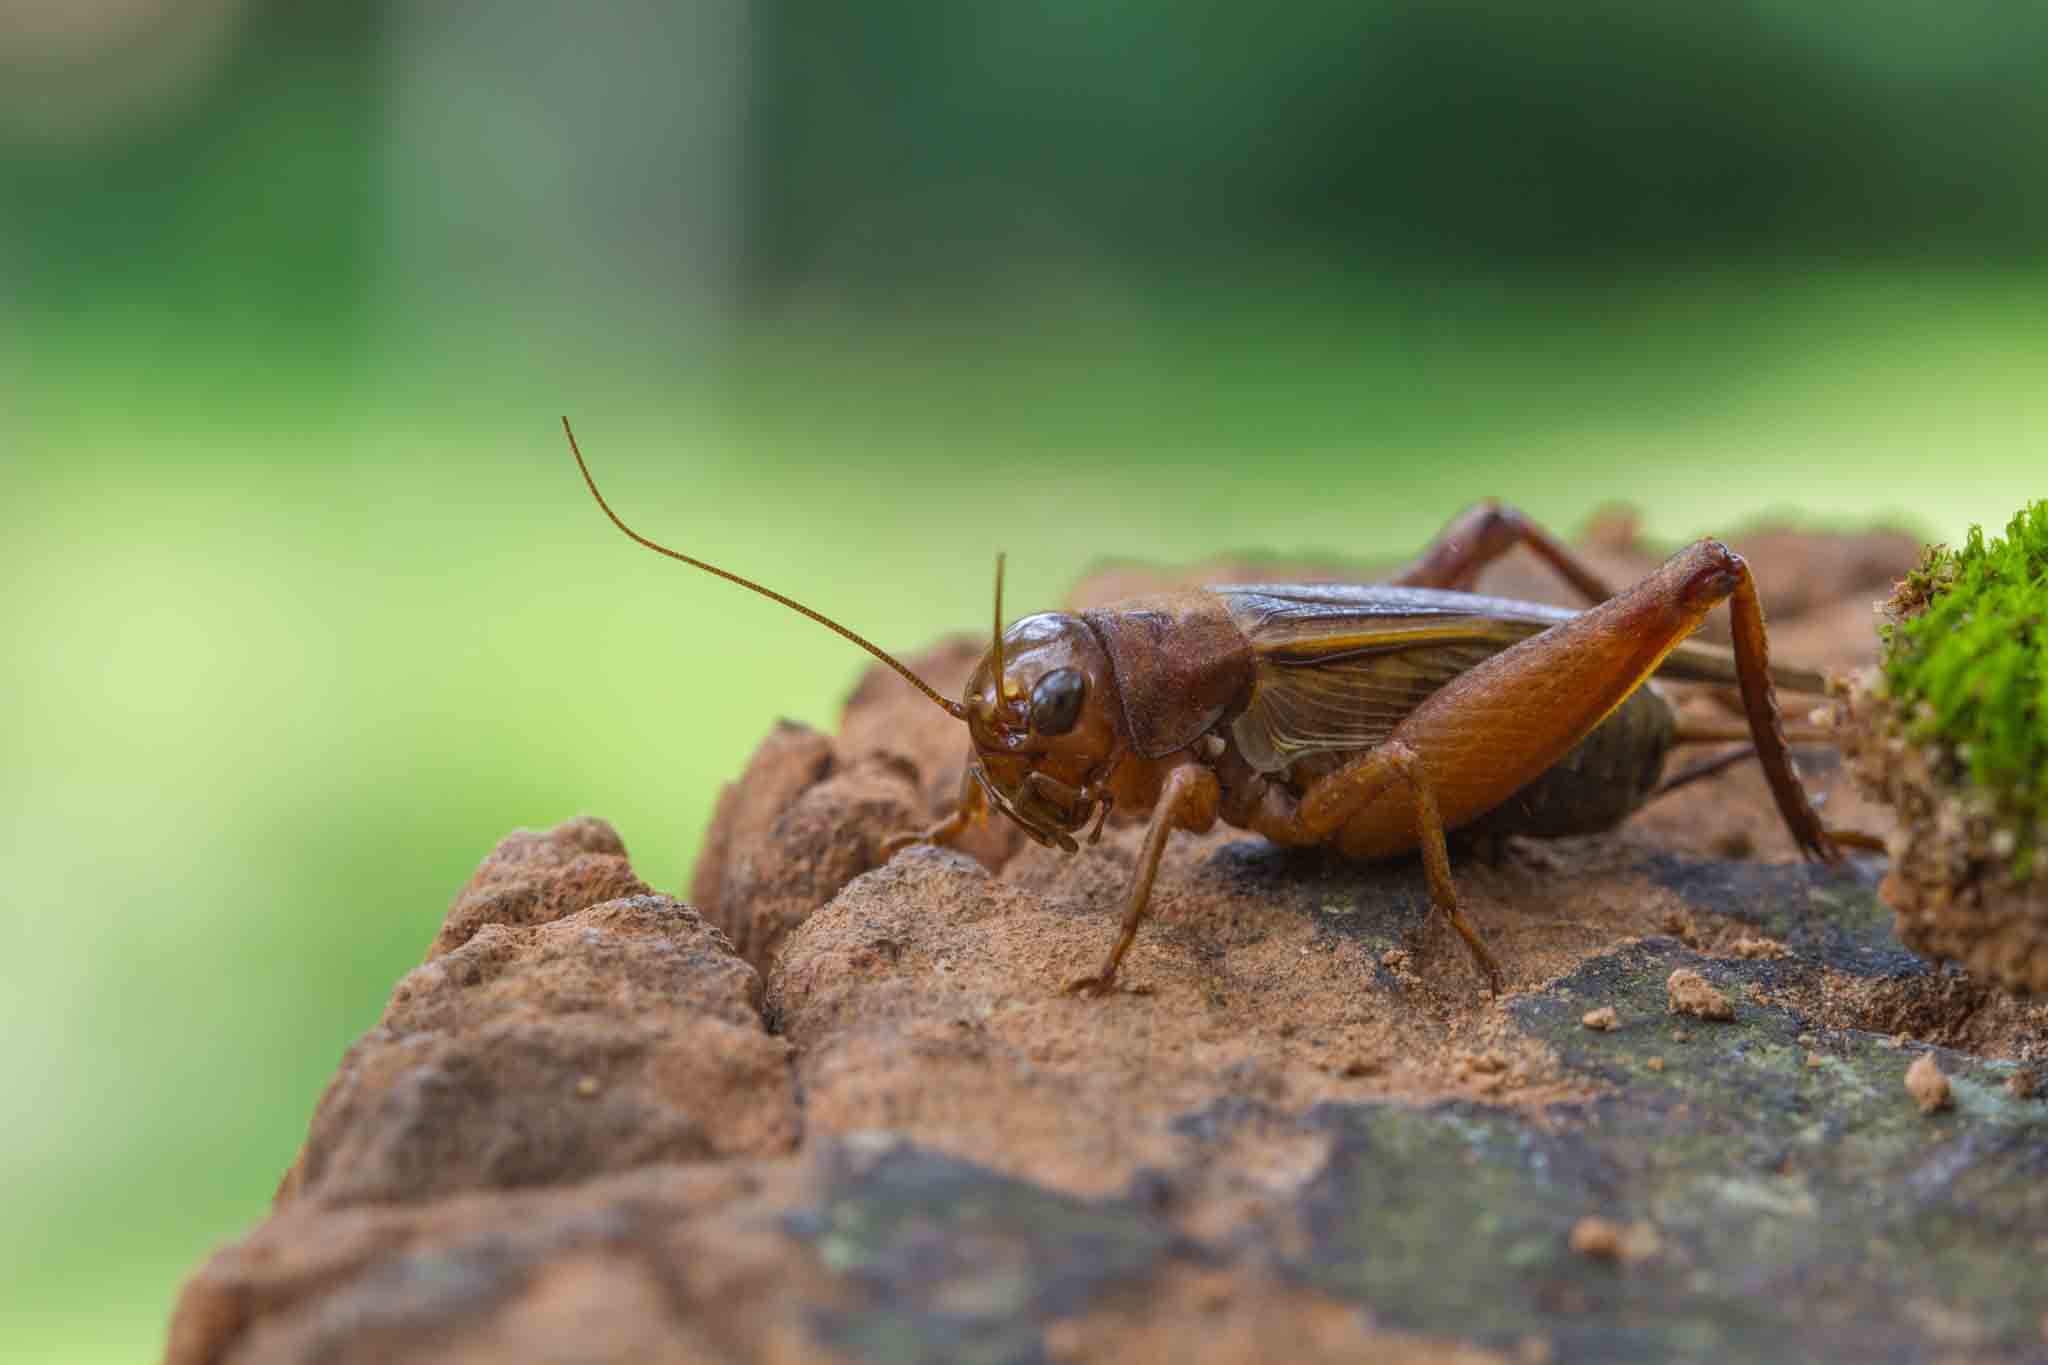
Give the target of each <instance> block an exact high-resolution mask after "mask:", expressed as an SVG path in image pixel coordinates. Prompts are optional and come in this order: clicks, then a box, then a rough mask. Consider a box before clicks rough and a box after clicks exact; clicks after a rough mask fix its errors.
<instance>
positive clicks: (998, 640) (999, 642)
mask: <svg viewBox="0 0 2048 1365" xmlns="http://www.w3.org/2000/svg"><path fill="white" fill-rule="evenodd" d="M994 634H995V644H994V645H993V646H992V647H991V649H990V651H989V652H990V654H991V655H993V656H994V659H995V673H994V675H993V676H994V677H995V680H996V693H997V695H998V696H1000V695H1001V694H1002V690H1003V552H1002V551H1001V550H998V551H996V628H995V632H994Z"/></svg>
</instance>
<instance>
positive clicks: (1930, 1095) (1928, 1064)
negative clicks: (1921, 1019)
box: [1906, 1052, 1955, 1114]
mask: <svg viewBox="0 0 2048 1365" xmlns="http://www.w3.org/2000/svg"><path fill="white" fill-rule="evenodd" d="M1906 1093H1907V1094H1909V1095H1911V1096H1912V1097H1913V1103H1915V1104H1917V1105H1919V1106H1920V1112H1921V1113H1923V1114H1932V1113H1933V1112H1935V1111H1936V1110H1937V1109H1946V1108H1948V1107H1949V1106H1950V1105H1951V1104H1953V1103H1954V1102H1955V1097H1954V1095H1953V1094H1952V1093H1951V1092H1950V1090H1949V1084H1948V1077H1946V1076H1944V1075H1942V1074H1941V1063H1939V1062H1937V1061H1935V1060H1934V1054H1933V1053H1931V1052H1923V1053H1921V1054H1920V1055H1919V1056H1918V1057H1915V1058H1914V1059H1913V1064H1912V1065H1911V1066H1909V1067H1907V1068H1906Z"/></svg>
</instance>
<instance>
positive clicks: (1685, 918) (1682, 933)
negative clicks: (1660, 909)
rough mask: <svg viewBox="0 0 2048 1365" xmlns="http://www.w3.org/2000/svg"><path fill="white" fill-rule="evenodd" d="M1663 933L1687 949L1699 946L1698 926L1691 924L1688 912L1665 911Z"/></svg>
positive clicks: (1690, 916)
mask: <svg viewBox="0 0 2048 1365" xmlns="http://www.w3.org/2000/svg"><path fill="white" fill-rule="evenodd" d="M1664 932H1665V933H1667V934H1669V935H1671V937H1673V938H1675V939H1677V940H1678V941H1679V942H1680V943H1683V944H1684V945H1685V946H1686V947H1688V948H1697V947H1699V946H1700V931H1699V926H1698V925H1696V924H1694V923H1693V919H1692V912H1691V911H1689V910H1667V911H1665V912H1664Z"/></svg>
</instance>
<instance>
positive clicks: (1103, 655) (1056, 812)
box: [963, 561, 1125, 851]
mask: <svg viewBox="0 0 2048 1365" xmlns="http://www.w3.org/2000/svg"><path fill="white" fill-rule="evenodd" d="M998 565H999V567H998V569H997V577H996V604H997V605H996V619H997V621H998V623H999V624H998V626H997V633H996V636H995V640H994V642H993V643H992V644H991V645H990V647H989V651H988V653H987V654H985V655H983V656H982V659H981V663H980V664H979V665H977V666H976V667H975V670H974V674H973V676H972V677H970V678H969V679H968V682H967V695H966V696H965V697H964V698H963V701H964V704H965V706H966V709H967V731H968V734H969V735H970V736H971V737H972V739H973V741H974V760H973V768H972V772H973V774H974V777H975V779H976V780H977V781H979V782H980V783H981V784H982V786H983V788H984V789H985V790H986V791H987V793H988V795H989V797H990V801H991V804H993V805H994V806H995V807H996V808H997V809H998V810H1000V811H1002V812H1003V813H1004V814H1005V815H1008V816H1009V817H1010V818H1011V819H1013V820H1015V821H1016V822H1017V823H1018V824H1020V825H1022V826H1023V827H1024V830H1025V832H1026V833H1028V834H1030V835H1031V837H1032V838H1034V839H1036V840H1038V841H1039V842H1040V843H1042V844H1049V845H1054V846H1056V847H1060V848H1065V849H1068V850H1069V851H1071V850H1072V849H1073V848H1074V840H1073V838H1072V837H1071V836H1072V834H1073V832H1074V831H1075V830H1078V829H1080V828H1081V827H1082V826H1083V825H1085V824H1087V823H1088V821H1089V819H1090V818H1091V817H1092V816H1094V815H1095V814H1096V813H1097V810H1098V808H1100V807H1103V806H1105V805H1106V804H1107V802H1108V799H1109V798H1108V794H1107V791H1106V789H1105V787H1104V784H1105V783H1106V782H1107V781H1108V778H1109V773H1110V770H1111V769H1112V768H1114V767H1115V766H1116V760H1117V758H1118V757H1119V756H1120V755H1121V754H1122V752H1123V749H1124V747H1125V745H1124V736H1123V728H1122V725H1121V722H1120V718H1121V716H1122V714H1123V713H1122V709H1121V707H1120V706H1119V704H1118V701H1117V691H1116V681H1115V677H1114V675H1113V674H1112V673H1111V671H1110V667H1109V655H1108V653H1107V652H1106V651H1105V650H1104V649H1103V647H1102V642H1101V641H1100V640H1098V639H1096V637H1095V632H1094V631H1092V630H1090V629H1089V628H1088V625H1087V623H1086V622H1085V621H1083V620H1082V619H1081V618H1080V617H1078V616H1070V615H1066V614H1065V613H1059V612H1046V613H1043V614H1041V615H1038V616H1027V617H1025V618H1023V619H1022V620H1020V621H1018V622H1016V623H1015V624H1014V625H1012V626H1011V627H1010V628H1009V629H1008V630H1003V629H1002V628H1001V626H1000V622H1001V620H1002V574H1001V568H1000V561H998Z"/></svg>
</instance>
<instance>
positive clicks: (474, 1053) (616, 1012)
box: [278, 820, 799, 1203]
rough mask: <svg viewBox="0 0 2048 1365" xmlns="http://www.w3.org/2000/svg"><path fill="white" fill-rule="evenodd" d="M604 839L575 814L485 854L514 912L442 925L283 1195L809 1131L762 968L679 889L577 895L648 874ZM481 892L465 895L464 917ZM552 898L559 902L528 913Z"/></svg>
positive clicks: (786, 1143) (356, 1194) (496, 891)
mask: <svg viewBox="0 0 2048 1365" xmlns="http://www.w3.org/2000/svg"><path fill="white" fill-rule="evenodd" d="M592 845H599V846H605V845H608V846H609V847H611V848H618V840H617V837H616V836H615V835H613V834H612V833H611V831H610V829H609V827H606V826H603V825H602V824H600V823H599V822H596V821H588V820H584V821H575V822H572V823H571V824H569V825H565V826H562V827H561V828H560V829H558V830H556V831H554V833H553V834H551V835H548V836H536V835H531V834H516V835H513V836H512V837H511V838H509V839H507V840H506V841H505V843H504V844H502V845H500V848H499V851H498V852H497V853H495V854H493V855H492V856H491V857H490V858H489V859H486V860H485V863H484V870H483V871H482V872H480V873H479V874H478V882H484V881H485V880H486V878H487V877H488V884H489V892H488V894H489V896H490V898H491V899H492V901H493V903H494V904H496V905H498V906H500V907H502V906H505V905H519V906H522V907H526V909H523V910H522V911H521V912H520V913H519V915H518V916H517V920H518V923H517V926H516V927H514V926H512V925H507V924H505V923H503V922H499V921H495V920H493V921H489V922H484V923H482V924H481V925H479V926H477V927H475V928H474V929H473V930H472V931H471V932H469V933H468V934H467V936H466V937H465V938H464V939H463V940H462V942H461V943H460V945H459V946H456V947H452V948H446V949H443V948H441V946H440V945H441V944H442V943H444V942H446V941H447V940H448V938H449V937H450V935H449V934H448V933H446V932H445V931H444V933H443V935H442V937H441V939H439V940H437V942H436V952H435V954H434V955H433V956H431V957H429V958H428V960H427V961H426V962H425V963H424V964H422V965H421V966H420V967H418V968H416V969H415V970H414V971H412V972H411V973H410V974H409V975H407V976H406V977H405V978H404V979H402V980H401V981H400V982H399V983H398V985H397V986H396V988H394V990H393V991H392V995H391V1002H390V1004H389V1005H388V1006H387V1007H386V1009H385V1012H384V1018H383V1020H382V1022H381V1023H380V1024H379V1026H378V1027H377V1028H375V1029H373V1030H371V1031H370V1032H369V1033H368V1034H366V1035H364V1037H363V1038H362V1039H361V1040H360V1041H358V1042H357V1043H356V1044H355V1046H354V1047H352V1048H350V1049H349V1052H348V1054H347V1055H346V1056H345V1057H344V1058H343V1059H342V1063H341V1068H340V1071H339V1073H338V1074H337V1075H336V1077H335V1079H334V1081H333V1082H332V1083H331V1084H330V1085H329V1086H328V1088H327V1093H326V1094H325V1095H323V1096H322V1097H321V1100H320V1105H319V1107H318V1108H317V1109H316V1110H315V1111H314V1115H313V1123H312V1128H311V1131H310V1132H309V1133H308V1135H307V1138H306V1145H305V1149H304V1150H303V1151H302V1152H301V1154H300V1157H299V1160H298V1162H297V1163H296V1164H295V1165H294V1167H293V1169H292V1171H291V1173H290V1175H288V1176H287V1177H286V1179H285V1182H284V1185H283V1186H282V1188H281V1189H280V1190H279V1192H278V1194H279V1199H280V1201H284V1200H290V1199H298V1198H313V1199H316V1200H320V1201H323V1202H328V1203H350V1202H364V1201H386V1200H403V1199H422V1198H429V1197H433V1196H435V1195H439V1194H446V1193H450V1192H453V1191H455V1190H461V1189H470V1188H501V1189H502V1188H512V1187H516V1186H522V1185H536V1184H547V1183H552V1182H557V1181H563V1180H573V1179H579V1178H582V1177H585V1176H589V1175H594V1174H597V1173H599V1172H601V1171H607V1170H616V1169H620V1168H623V1167H628V1166H633V1165H638V1164H640V1163H643V1162H648V1161H657V1160H691V1159H694V1160H709V1159H713V1158H718V1157H726V1156H733V1155H738V1154H741V1153H762V1152H776V1151H786V1150H788V1149H789V1148H791V1147H792V1146H794V1145H795V1142H796V1139H797V1131H798V1125H799V1119H798V1114H797V1104H796V1096H795V1092H794V1090H793V1088H792V1084H791V1073H790V1055H789V1046H788V1044H787V1043H785V1042H783V1041H782V1040H780V1039H776V1038H771V1037H769V1036H768V1035H767V1034H766V1033H765V1032H764V1031H763V1029H762V1026H761V1021H760V1016H759V1013H758V1010H757V1004H758V1001H759V999H760V994H761V986H760V978H759V977H758V975H757V974H756V973H755V972H754V971H753V969H752V968H750V967H748V966H747V965H746V964H745V963H744V962H741V961H740V960H739V959H738V958H737V957H735V956H734V954H733V951H732V948H731V945H730V944H729V943H728V942H727V941H726V939H725V937H724V935H722V934H720V933H719V932H718V931H717V930H716V929H713V928H711V927H710V926H709V925H707V924H705V923H704V921H703V920H702V919H701V918H700V917H699V916H698V915H697V913H696V912H695V911H694V910H692V909H690V908H689V907H688V906H685V905H682V904H680V903H679V902H676V901H673V900H670V899H669V898H668V897H666V896H657V895H653V894H641V895H635V896H632V897H629V898H627V899H622V900H609V901H605V902H603V903H601V904H597V905H590V906H582V905H579V904H578V902H579V901H580V900H581V898H582V897H584V896H589V895H601V894H603V893H604V892H606V891H610V890H613V889H615V888H616V886H618V885H620V884H633V885H637V884H638V879H637V878H635V877H633V876H632V873H631V869H630V868H628V867H626V865H625V858H624V853H623V850H620V851H619V852H618V853H600V854H589V853H587V852H583V851H582V850H586V849H588V848H589V847H590V846H592ZM571 850H577V851H575V852H571ZM592 857H597V858H601V859H604V860H605V861H606V862H607V863H609V864H616V866H608V867H606V868H603V869H601V870H594V869H593V865H592V863H591V861H590V860H591V858H592ZM476 885H477V883H472V887H473V888H474V887H475V886H476ZM476 904H477V901H476V900H475V899H474V898H473V897H472V896H471V895H470V894H469V893H465V895H464V896H463V897H462V898H460V899H458V900H457V902H456V908H455V909H454V910H452V911H451V912H450V920H451V921H453V920H454V919H456V918H457V916H464V917H465V922H466V916H467V914H468V912H469V911H471V910H472V909H473V908H474V907H475V905H476ZM537 907H547V908H549V909H551V910H553V911H554V912H555V913H557V914H559V915H560V916H561V917H560V918H558V919H554V920H551V921H547V922H540V923H533V922H529V919H530V915H531V914H532V913H535V912H536V910H535V908H537Z"/></svg>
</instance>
